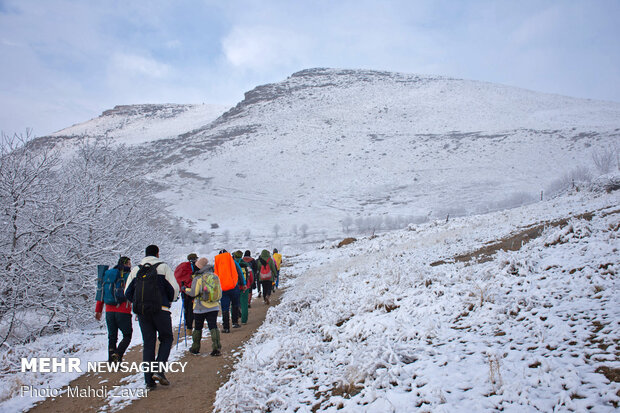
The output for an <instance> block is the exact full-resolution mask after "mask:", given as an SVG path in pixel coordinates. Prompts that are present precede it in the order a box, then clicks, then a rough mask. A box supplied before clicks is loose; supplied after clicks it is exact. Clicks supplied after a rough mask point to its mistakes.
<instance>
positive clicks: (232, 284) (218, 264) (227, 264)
mask: <svg viewBox="0 0 620 413" xmlns="http://www.w3.org/2000/svg"><path fill="white" fill-rule="evenodd" d="M213 271H214V272H215V275H217V276H218V277H219V279H220V284H221V286H222V299H221V304H222V331H223V332H224V333H230V312H231V311H230V310H231V308H230V307H231V304H232V323H233V328H239V327H241V325H239V312H240V308H239V307H240V301H239V299H240V297H239V296H240V291H239V286H238V285H237V284H238V280H239V276H240V275H239V272H238V271H237V263H235V260H233V257H232V255H230V253H229V252H228V251H226V250H221V251H220V253H219V254H218V255H216V256H215V265H214V266H213Z"/></svg>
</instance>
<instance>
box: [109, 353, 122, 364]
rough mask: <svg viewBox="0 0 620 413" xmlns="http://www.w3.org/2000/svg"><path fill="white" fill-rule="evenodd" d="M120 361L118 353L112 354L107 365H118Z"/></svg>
mask: <svg viewBox="0 0 620 413" xmlns="http://www.w3.org/2000/svg"><path fill="white" fill-rule="evenodd" d="M120 361H121V356H119V355H118V353H112V354H111V355H110V361H109V363H112V364H114V363H119V362H120Z"/></svg>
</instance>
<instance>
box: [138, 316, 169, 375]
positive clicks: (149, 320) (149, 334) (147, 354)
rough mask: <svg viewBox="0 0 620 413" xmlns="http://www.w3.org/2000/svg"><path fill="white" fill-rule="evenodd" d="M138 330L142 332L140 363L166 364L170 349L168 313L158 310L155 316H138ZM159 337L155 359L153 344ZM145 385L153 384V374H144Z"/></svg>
mask: <svg viewBox="0 0 620 413" xmlns="http://www.w3.org/2000/svg"><path fill="white" fill-rule="evenodd" d="M138 322H139V323H140V330H141V331H142V341H143V342H144V348H143V350H142V361H147V362H151V361H158V362H160V363H166V362H167V361H168V356H169V355H170V349H171V348H172V342H173V341H174V340H173V337H172V318H171V317H170V312H169V311H164V310H160V311H158V312H157V313H155V314H150V315H138ZM158 336H159V350H158V351H157V358H155V342H156V340H157V338H158ZM144 380H145V381H146V383H147V384H148V383H152V382H153V373H144Z"/></svg>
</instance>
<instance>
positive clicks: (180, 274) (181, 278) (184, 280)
mask: <svg viewBox="0 0 620 413" xmlns="http://www.w3.org/2000/svg"><path fill="white" fill-rule="evenodd" d="M197 259H198V255H196V254H195V253H193V252H192V253H191V254H189V255H188V256H187V261H184V262H182V263H180V264H179V265H177V267H176V268H175V269H174V278H175V279H176V280H177V284H179V290H180V291H181V300H182V302H183V318H185V333H186V334H189V335H190V336H191V335H192V325H193V322H194V312H193V308H194V299H193V298H192V297H188V296H187V295H186V294H185V292H184V291H185V288H186V287H191V285H192V275H193V274H195V273H196V265H195V263H196V260H197Z"/></svg>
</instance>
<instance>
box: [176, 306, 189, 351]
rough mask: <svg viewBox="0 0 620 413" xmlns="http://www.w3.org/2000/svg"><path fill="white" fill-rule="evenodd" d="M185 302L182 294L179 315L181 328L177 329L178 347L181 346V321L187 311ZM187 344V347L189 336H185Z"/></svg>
mask: <svg viewBox="0 0 620 413" xmlns="http://www.w3.org/2000/svg"><path fill="white" fill-rule="evenodd" d="M183 304H184V300H183V296H181V315H180V316H179V328H178V330H177V346H176V348H179V337H180V336H181V323H182V322H183V318H184V316H183V313H184V312H185V305H183ZM185 346H186V347H187V337H186V338H185Z"/></svg>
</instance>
